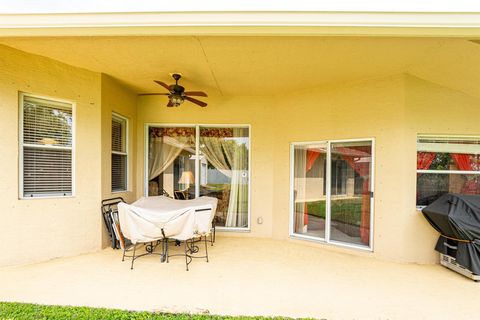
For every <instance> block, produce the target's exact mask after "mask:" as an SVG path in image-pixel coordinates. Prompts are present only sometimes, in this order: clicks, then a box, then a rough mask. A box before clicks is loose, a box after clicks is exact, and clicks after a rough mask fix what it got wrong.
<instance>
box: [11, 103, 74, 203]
mask: <svg viewBox="0 0 480 320" xmlns="http://www.w3.org/2000/svg"><path fill="white" fill-rule="evenodd" d="M21 97H22V99H21V108H22V111H21V112H22V114H21V115H22V120H21V123H20V133H21V139H20V143H21V163H20V171H21V176H20V179H21V183H20V184H21V190H20V193H21V197H22V198H34V197H51V196H71V195H72V193H73V157H72V153H73V114H72V105H71V104H68V103H63V102H57V101H51V100H46V99H41V98H36V97H32V96H28V95H22V96H21Z"/></svg>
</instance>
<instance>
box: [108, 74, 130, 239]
mask: <svg viewBox="0 0 480 320" xmlns="http://www.w3.org/2000/svg"><path fill="white" fill-rule="evenodd" d="M101 78H102V86H101V96H102V153H101V155H102V199H108V198H113V197H123V199H125V201H127V202H133V201H135V200H136V143H135V142H136V135H137V132H136V127H137V112H136V110H137V108H136V107H137V105H136V103H137V95H136V94H134V93H133V92H132V91H130V90H129V89H127V88H125V87H124V86H123V85H121V84H120V83H119V82H118V81H116V80H115V79H113V78H112V77H110V76H108V75H105V74H102V76H101ZM113 112H114V113H116V114H118V115H120V116H122V117H124V118H127V120H128V138H127V142H128V156H127V157H128V179H127V180H128V181H127V182H128V190H127V191H126V192H114V193H112V174H111V172H112V170H111V168H112V153H111V150H112V126H111V123H112V113H113ZM102 239H103V241H102V242H103V245H104V246H105V245H108V244H109V238H108V235H107V232H106V229H105V228H103V232H102Z"/></svg>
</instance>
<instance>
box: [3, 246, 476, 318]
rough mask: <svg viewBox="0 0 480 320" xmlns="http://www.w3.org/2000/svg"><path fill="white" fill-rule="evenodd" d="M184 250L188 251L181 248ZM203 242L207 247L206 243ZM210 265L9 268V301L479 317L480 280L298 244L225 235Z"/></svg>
mask: <svg viewBox="0 0 480 320" xmlns="http://www.w3.org/2000/svg"><path fill="white" fill-rule="evenodd" d="M177 249H178V248H177ZM201 249H203V246H202V247H201ZM209 253H210V262H209V263H206V262H205V261H203V260H200V259H198V260H195V261H193V263H192V264H191V265H190V266H191V268H190V271H189V272H186V271H185V264H184V260H183V259H182V258H179V257H177V258H173V259H172V260H171V261H170V263H169V264H161V263H160V262H159V259H158V256H148V257H143V258H141V259H139V260H137V261H136V262H135V268H134V270H133V271H131V270H130V263H129V262H127V261H126V262H123V263H122V262H121V252H120V251H119V250H116V251H114V250H111V249H105V250H102V251H100V252H96V253H92V254H86V255H81V256H76V257H71V258H61V259H54V260H51V261H47V262H43V263H38V264H32V265H26V266H16V267H6V268H1V269H0V301H18V302H33V303H42V304H60V305H82V306H94V307H108V308H121V309H130V310H157V311H173V312H196V313H202V312H209V313H211V314H229V315H282V316H291V317H314V318H326V319H377V320H378V319H478V318H479V317H480V311H479V308H478V303H477V300H478V297H480V284H478V283H475V282H473V281H471V280H468V279H466V278H464V277H462V276H459V275H457V274H455V273H454V272H451V271H449V270H447V269H445V268H443V267H441V266H439V265H409V264H396V263H390V262H384V261H378V260H375V259H371V258H364V257H354V256H350V255H348V254H342V253H334V252H331V251H329V250H324V249H322V248H317V247H312V246H306V245H302V244H298V243H293V242H288V241H277V240H269V239H252V238H234V237H231V238H230V237H218V238H217V243H216V244H215V246H214V247H209Z"/></svg>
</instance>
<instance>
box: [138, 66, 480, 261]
mask: <svg viewBox="0 0 480 320" xmlns="http://www.w3.org/2000/svg"><path fill="white" fill-rule="evenodd" d="M208 102H209V106H208V107H207V108H205V109H200V108H198V107H195V106H193V105H190V104H187V103H185V104H184V105H182V106H181V107H179V108H166V107H165V98H161V97H140V98H139V103H138V108H139V109H138V134H137V135H138V138H137V143H138V163H137V166H138V168H143V161H144V156H143V155H144V151H143V148H144V123H148V122H150V123H171V124H182V123H183V124H195V123H198V124H203V123H208V124H228V123H231V124H250V125H251V144H252V167H251V170H252V179H251V188H252V198H251V201H252V204H251V205H252V207H251V216H252V220H251V221H252V223H251V232H250V233H248V234H243V236H267V237H268V236H271V237H273V238H277V239H288V238H289V236H288V226H289V219H290V216H289V186H290V181H289V170H290V159H289V156H290V154H289V147H290V143H291V142H299V141H317V140H318V141H321V140H338V139H358V138H374V139H375V144H376V148H375V157H376V158H375V168H374V170H375V207H374V210H375V212H374V243H373V245H374V251H373V253H370V252H364V251H359V250H354V249H345V248H340V247H335V246H331V245H325V244H316V243H311V242H305V241H302V242H303V243H305V244H306V245H315V246H318V247H321V248H322V249H327V250H335V251H340V252H349V253H352V254H356V255H357V254H358V255H367V256H374V257H377V258H381V259H387V260H394V261H400V262H415V263H433V262H435V261H437V259H438V258H437V256H438V255H437V254H436V253H435V252H434V251H433V246H434V244H435V241H436V233H435V232H434V231H433V230H432V229H431V227H430V226H429V225H428V224H427V222H426V221H425V220H424V218H423V217H422V215H421V213H420V212H418V211H417V210H416V208H415V194H416V191H415V189H416V172H415V169H416V135H417V133H452V134H465V133H469V134H479V133H480V129H478V126H477V127H475V120H474V119H475V117H472V115H475V116H476V117H477V118H478V116H480V108H479V107H480V101H478V100H476V99H475V98H471V97H468V96H466V95H465V94H462V93H460V92H458V91H454V90H449V89H447V88H443V87H440V86H438V85H435V84H432V83H428V82H425V81H422V80H420V79H417V78H414V77H411V76H408V75H398V76H393V77H388V78H382V79H371V80H367V81H359V82H355V83H350V84H344V85H337V86H330V87H325V88H321V89H318V90H309V91H305V92H296V93H289V94H288V95H284V96H283V95H282V96H277V97H218V96H214V97H209V98H208ZM452 106H454V109H452ZM453 110H455V112H456V114H455V116H450V113H451V112H452V111H453ZM140 171H143V170H139V174H138V181H137V188H138V194H142V193H143V186H144V183H143V172H140ZM258 217H262V218H263V220H264V223H263V224H261V225H259V224H257V222H256V220H257V218H258ZM291 241H300V240H291Z"/></svg>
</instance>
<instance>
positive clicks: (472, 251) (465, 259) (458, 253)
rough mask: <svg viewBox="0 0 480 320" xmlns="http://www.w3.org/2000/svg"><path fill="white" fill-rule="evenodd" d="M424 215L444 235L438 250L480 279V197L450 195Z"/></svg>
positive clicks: (436, 203)
mask: <svg viewBox="0 0 480 320" xmlns="http://www.w3.org/2000/svg"><path fill="white" fill-rule="evenodd" d="M422 212H423V215H424V216H425V218H426V219H427V220H428V222H429V223H430V224H431V225H432V227H433V228H435V230H437V231H438V232H439V233H440V238H439V239H438V242H437V245H436V246H435V250H437V251H438V252H440V253H441V254H442V255H446V256H449V257H451V258H452V261H453V262H454V263H455V262H456V263H457V264H458V265H459V266H458V267H463V268H465V269H468V270H469V271H470V272H471V273H472V274H473V275H474V276H478V275H480V196H478V195H464V194H451V193H447V194H444V195H443V196H441V197H440V198H439V199H438V200H436V201H435V202H433V203H432V204H431V205H429V206H427V207H426V208H424V209H423V210H422ZM446 260H447V259H443V256H442V264H444V262H445V261H446ZM456 271H458V270H456ZM474 279H475V280H477V279H478V278H474Z"/></svg>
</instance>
